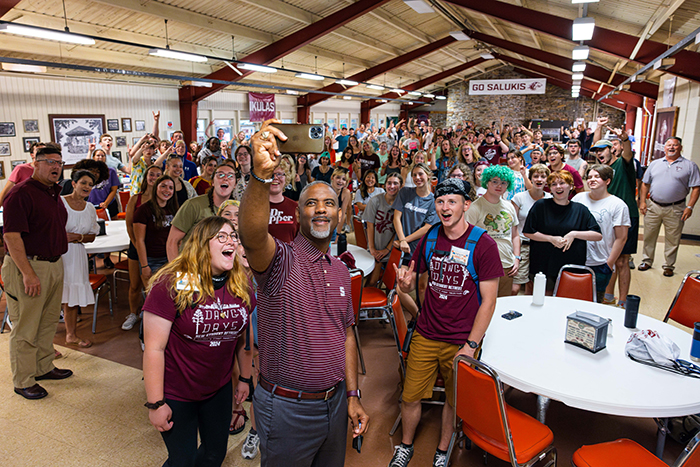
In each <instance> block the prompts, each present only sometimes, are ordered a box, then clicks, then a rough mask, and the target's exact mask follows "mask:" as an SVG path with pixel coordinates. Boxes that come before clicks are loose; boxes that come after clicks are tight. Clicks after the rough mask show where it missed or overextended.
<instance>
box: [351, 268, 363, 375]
mask: <svg viewBox="0 0 700 467" xmlns="http://www.w3.org/2000/svg"><path fill="white" fill-rule="evenodd" d="M363 281H364V276H363V275H362V270H361V269H351V270H350V292H351V294H352V309H353V311H354V312H355V324H354V325H353V327H352V328H353V331H354V332H355V343H356V344H357V353H358V355H359V356H360V365H361V366H362V374H363V375H366V374H367V369H366V368H365V358H364V357H363V356H362V347H360V333H359V332H358V330H357V323H359V322H360V302H362V282H363Z"/></svg>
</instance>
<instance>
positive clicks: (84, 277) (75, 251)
mask: <svg viewBox="0 0 700 467" xmlns="http://www.w3.org/2000/svg"><path fill="white" fill-rule="evenodd" d="M61 199H62V200H63V204H64V205H65V206H66V211H68V221H67V222H66V232H71V233H77V234H79V235H88V234H97V233H99V231H100V226H99V225H97V213H96V212H95V206H93V205H92V204H90V203H86V205H85V209H83V210H82V211H75V210H74V209H72V208H71V207H70V206H69V205H68V202H67V201H66V200H65V198H61ZM63 273H64V274H63V299H62V300H61V303H67V304H68V306H87V305H92V304H93V303H95V294H94V292H93V291H92V287H90V277H89V273H90V269H89V266H88V258H87V253H86V252H85V246H84V245H83V244H82V243H69V244H68V251H67V252H66V253H65V254H64V255H63Z"/></svg>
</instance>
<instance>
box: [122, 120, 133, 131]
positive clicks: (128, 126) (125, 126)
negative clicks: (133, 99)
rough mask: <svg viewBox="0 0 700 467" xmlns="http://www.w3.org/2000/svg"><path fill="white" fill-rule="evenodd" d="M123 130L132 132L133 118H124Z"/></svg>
mask: <svg viewBox="0 0 700 467" xmlns="http://www.w3.org/2000/svg"><path fill="white" fill-rule="evenodd" d="M122 131H123V132H124V133H131V119H130V118H122Z"/></svg>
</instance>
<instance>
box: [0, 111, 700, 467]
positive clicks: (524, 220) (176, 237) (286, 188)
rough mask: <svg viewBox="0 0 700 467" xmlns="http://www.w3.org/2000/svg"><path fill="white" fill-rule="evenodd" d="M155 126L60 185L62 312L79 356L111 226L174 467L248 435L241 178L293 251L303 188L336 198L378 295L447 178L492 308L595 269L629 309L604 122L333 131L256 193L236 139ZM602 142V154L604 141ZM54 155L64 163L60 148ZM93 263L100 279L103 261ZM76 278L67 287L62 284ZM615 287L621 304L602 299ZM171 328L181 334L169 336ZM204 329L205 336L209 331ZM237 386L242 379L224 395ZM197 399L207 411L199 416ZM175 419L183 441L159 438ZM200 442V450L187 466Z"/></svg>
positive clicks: (100, 154) (624, 226)
mask: <svg viewBox="0 0 700 467" xmlns="http://www.w3.org/2000/svg"><path fill="white" fill-rule="evenodd" d="M158 122H159V112H154V127H153V131H152V132H151V133H148V134H146V135H144V136H143V137H142V138H141V139H140V140H139V141H138V142H137V143H136V144H135V145H134V146H133V147H131V148H129V151H128V155H129V163H128V164H126V165H125V164H123V163H122V162H121V161H119V160H118V159H116V158H114V157H113V156H112V155H111V153H110V151H111V143H112V137H111V136H110V135H109V134H105V135H102V137H101V138H100V141H99V147H98V146H97V145H91V147H90V153H89V154H88V157H87V158H86V159H85V160H83V161H80V162H78V163H77V164H76V165H75V166H74V168H73V170H72V174H71V178H70V183H64V184H63V185H64V198H63V202H64V204H65V207H66V209H67V212H68V223H67V225H66V229H67V235H68V242H69V243H70V247H69V249H68V252H67V253H66V254H65V255H64V265H65V266H66V268H70V270H71V274H72V275H73V276H72V277H71V280H70V281H69V280H66V281H65V283H64V293H63V301H62V303H64V314H65V322H66V331H67V332H66V343H67V344H71V345H78V346H80V347H88V346H90V345H92V343H90V342H89V341H88V340H86V339H83V338H80V337H78V336H77V333H76V315H77V313H76V312H77V308H76V307H79V306H86V305H88V304H90V303H94V299H93V298H92V293H91V290H90V289H89V280H88V278H87V260H86V255H85V251H84V247H83V246H82V245H83V243H86V242H90V241H92V240H94V236H95V234H96V233H97V230H96V222H95V219H96V215H95V208H97V209H106V210H107V211H108V212H109V213H110V214H111V215H112V216H113V217H116V216H117V214H118V212H119V211H120V210H123V211H124V212H125V218H126V226H127V232H128V234H129V238H130V240H131V243H130V245H129V250H128V254H127V257H128V269H129V279H130V285H129V308H130V314H129V315H128V317H127V318H126V320H125V322H124V324H123V325H122V329H124V330H125V331H128V330H131V329H132V328H133V327H134V326H135V325H136V324H137V323H138V322H139V320H140V318H141V316H142V310H143V311H145V312H147V313H146V314H145V315H146V316H145V317H144V320H143V324H144V325H145V327H146V332H145V339H144V342H143V346H144V349H145V356H144V373H145V375H146V377H145V380H146V388H147V393H148V398H149V403H148V404H147V406H148V407H149V409H151V410H150V414H151V422H152V423H153V425H154V426H155V427H156V428H158V430H159V431H161V432H163V437H164V440H165V443H166V445H167V447H168V451H169V455H170V458H171V459H173V458H174V457H178V456H182V458H186V459H194V458H197V459H199V458H200V457H199V456H203V458H206V459H209V460H210V461H211V462H213V463H214V464H216V463H217V462H218V463H220V462H221V461H223V457H222V450H223V453H224V455H225V445H226V442H225V437H222V435H221V433H220V432H219V431H217V430H219V427H220V426H221V425H222V424H225V425H226V426H227V427H228V431H229V432H230V433H239V432H241V431H242V430H243V429H244V428H245V425H246V423H247V420H248V414H247V413H246V412H245V410H244V409H243V407H242V405H241V403H242V401H243V400H245V398H246V397H247V396H248V394H249V392H251V391H252V387H249V384H252V379H251V378H252V376H253V375H251V374H250V368H251V365H250V361H251V360H252V358H253V353H254V349H255V348H256V345H257V327H256V323H257V317H256V312H255V309H256V307H255V304H256V296H257V295H256V285H255V284H256V283H255V280H254V279H253V274H252V272H251V270H250V268H249V267H248V263H247V259H246V255H245V250H244V249H243V247H242V246H241V245H240V242H239V241H238V231H239V222H238V206H239V202H240V201H241V199H242V198H243V197H244V193H245V192H246V187H247V186H248V184H249V183H250V181H251V178H255V179H257V180H259V181H260V182H263V183H265V184H266V185H269V205H270V216H269V226H268V231H269V233H270V234H271V235H272V236H273V237H274V238H276V239H278V240H279V241H281V242H285V243H290V244H291V243H292V242H294V240H295V238H296V236H297V234H298V233H299V228H300V225H299V223H298V218H297V209H298V205H297V202H298V201H299V200H300V195H301V193H302V192H303V191H304V189H305V187H306V186H308V185H310V184H313V183H314V182H318V181H322V182H325V183H327V184H328V185H329V186H330V188H331V189H332V190H333V191H334V192H335V194H336V196H337V200H338V211H339V219H338V224H337V229H336V231H337V232H338V233H340V232H343V231H350V230H352V229H353V228H354V227H353V222H352V220H353V218H354V217H355V216H357V217H358V218H359V219H361V220H362V221H363V222H364V226H365V227H364V228H366V231H367V232H366V233H367V241H368V250H369V252H370V253H371V255H372V256H373V257H374V259H375V268H374V271H373V272H372V274H371V276H369V277H368V278H367V283H368V284H376V283H377V282H378V281H379V279H380V277H381V274H382V271H383V268H385V267H386V264H387V260H388V259H389V257H390V253H391V251H392V249H394V248H397V249H400V250H401V252H402V254H403V257H402V260H401V262H400V268H401V271H402V273H401V274H400V276H401V277H406V275H407V274H410V273H411V272H412V271H413V269H412V268H413V265H412V264H411V260H412V258H414V254H415V251H416V248H417V247H418V244H419V241H420V240H421V239H422V238H423V237H424V236H425V235H426V233H428V231H430V229H431V227H432V226H434V225H437V224H439V223H441V222H442V223H444V222H445V221H446V220H448V219H449V217H450V214H446V213H445V212H443V213H438V212H437V211H436V198H435V193H434V192H435V187H436V185H438V184H440V183H441V182H444V181H446V180H449V179H456V180H460V181H461V182H459V184H458V188H454V187H452V188H449V184H448V185H440V186H443V187H447V188H444V189H445V190H447V191H449V193H453V191H450V190H456V191H454V192H456V193H458V194H460V195H461V194H464V195H466V196H467V198H469V199H468V200H467V201H470V203H468V204H467V207H468V210H466V213H465V214H464V215H465V219H466V221H467V222H468V223H469V224H471V225H473V226H478V227H480V228H482V229H484V230H485V231H486V233H488V235H489V236H490V238H491V239H493V240H494V241H495V245H496V246H497V248H498V256H499V258H500V263H501V264H500V266H499V267H500V268H501V269H502V277H500V278H498V291H497V295H498V296H506V295H515V294H518V293H521V292H522V291H523V290H522V289H523V286H524V292H525V293H526V294H527V293H531V291H532V281H533V277H534V275H535V274H536V273H538V272H543V273H544V274H545V275H546V277H547V286H546V288H547V292H548V293H551V292H552V290H553V288H554V283H555V281H556V277H557V274H558V273H559V270H560V268H561V266H563V265H564V264H577V265H582V266H583V265H585V266H588V267H590V268H592V269H593V271H594V273H595V276H596V283H597V287H598V297H599V299H600V300H601V301H603V300H605V301H606V303H610V304H617V305H624V303H625V298H626V296H627V293H628V291H629V258H630V255H631V254H633V253H635V252H636V247H637V236H638V233H637V229H638V225H639V222H638V217H639V211H638V209H637V201H636V200H637V196H636V189H637V185H638V182H637V180H638V178H640V177H639V170H638V167H637V166H636V165H635V164H636V163H637V162H636V160H635V158H634V154H633V152H632V149H631V142H630V135H629V134H628V133H625V132H623V131H622V130H620V129H616V128H610V127H606V124H607V119H605V118H599V119H598V122H597V123H598V127H597V129H596V130H595V132H593V131H589V130H585V131H579V129H576V128H574V129H565V130H564V131H563V132H562V141H560V142H554V141H543V139H542V132H541V131H539V130H538V129H534V130H532V129H530V128H526V127H524V126H519V125H518V126H516V125H513V126H510V125H507V124H506V125H504V124H503V121H501V122H500V125H498V126H496V125H495V122H494V123H493V124H492V125H491V126H483V125H477V124H475V122H471V121H469V122H463V123H461V124H456V125H454V126H450V127H445V128H438V127H433V126H432V125H431V122H430V121H427V122H420V123H419V122H415V124H414V122H413V120H411V119H409V121H408V122H405V121H403V120H401V121H399V122H398V123H397V124H393V123H391V124H390V125H389V126H388V128H375V127H373V126H365V125H360V127H359V128H357V129H352V128H351V129H347V128H341V129H340V131H336V130H335V129H333V130H332V131H329V132H328V134H327V136H326V138H325V144H324V148H325V150H324V152H323V153H322V154H318V155H314V154H295V155H287V154H285V155H280V160H279V161H278V163H277V165H276V166H275V167H274V170H272V171H271V178H270V179H269V180H268V179H265V180H261V179H260V178H259V177H258V176H257V175H256V174H255V171H254V170H253V164H252V156H253V150H252V149H251V146H249V145H248V144H247V141H246V139H245V135H244V134H243V133H239V134H238V135H237V136H236V138H235V140H234V141H223V140H221V139H220V138H219V137H212V138H209V140H208V141H207V142H206V144H205V145H204V147H203V148H199V147H198V145H197V144H195V143H193V144H191V145H190V146H187V145H186V143H185V141H184V135H183V133H182V132H179V131H177V132H175V133H174V134H173V138H172V140H171V141H166V140H160V139H159V137H158V136H157V135H158V134H159V131H158ZM605 129H607V132H608V134H609V135H610V136H608V139H604V138H603V130H605ZM263 139H265V138H263ZM675 139H677V138H675ZM48 144H52V143H48ZM45 146H46V145H41V144H39V145H37V147H36V148H41V147H45ZM36 148H33V152H32V156H33V157H34V149H36ZM56 151H59V154H60V148H57V149H56ZM585 155H588V161H586V160H585V159H584V156H585ZM42 160H44V159H42ZM33 164H34V162H32V163H30V164H26V167H25V165H22V166H19V167H17V168H16V169H15V171H13V173H12V175H11V176H10V178H9V183H8V185H7V186H6V188H5V189H4V190H3V191H2V193H0V203H2V200H3V198H5V196H6V195H7V194H8V193H9V192H10V190H11V189H12V188H13V186H14V185H15V184H18V183H20V182H22V181H23V180H24V179H26V178H28V177H31V173H32V171H33ZM696 169H697V168H696ZM117 171H123V172H125V173H128V174H130V176H131V177H130V184H131V186H130V193H131V197H130V199H129V202H128V204H127V205H126V206H122V207H121V209H120V208H119V205H118V202H117V196H116V193H117V190H118V188H119V183H120V182H119V178H118V176H117ZM584 180H585V181H586V182H587V183H588V189H589V190H588V191H585V190H584V183H583V181H584ZM462 182H466V183H463V184H462ZM695 200H697V199H695ZM693 204H694V201H693ZM691 207H692V206H691ZM691 211H692V209H691ZM446 212H447V211H446ZM635 218H636V223H635V222H634V219H635ZM312 233H313V232H312ZM333 238H335V234H334V235H333ZM104 261H105V266H107V267H111V266H112V265H111V262H109V258H105V260H104ZM77 270H80V274H74V273H75V271H77ZM83 270H84V271H83ZM83 272H84V273H85V274H83ZM616 276H617V279H618V280H619V289H620V293H619V301H616V300H615V298H614V290H615V278H616ZM66 277H68V274H66ZM403 289H404V288H402V287H399V288H398V289H397V293H398V296H399V299H400V300H401V304H402V306H403V308H404V309H405V310H406V311H407V312H409V313H410V314H412V315H413V316H416V315H417V313H418V310H419V304H418V303H416V301H415V299H414V298H413V297H414V296H413V295H412V294H409V293H407V292H406V291H404V290H403ZM143 290H146V292H147V293H146V300H145V303H143V295H142V291H143ZM195 291H196V292H197V293H198V294H194V292H195ZM91 300H93V301H91ZM217 307H218V308H217ZM212 310H218V311H217V313H220V314H221V320H223V321H221V320H219V321H217V318H216V316H214V315H212ZM214 314H215V313H214ZM180 316H186V317H187V319H186V320H178V319H177V318H179V317H180ZM224 321H225V323H224ZM214 322H217V323H218V324H216V326H217V327H211V325H212V323H214ZM222 323H223V324H222ZM251 323H252V325H251ZM200 325H201V327H200ZM222 325H223V326H224V327H223V328H219V327H218V326H222ZM207 326H209V327H207ZM173 339H176V342H177V343H176V344H174V343H173ZM215 340H218V341H224V342H226V344H225V346H223V347H221V348H218V349H216V350H212V351H208V352H209V353H207V355H209V356H211V358H212V362H214V361H217V360H215V358H218V357H217V356H221V355H223V354H224V353H225V354H226V355H227V357H226V358H227V360H225V361H224V363H223V364H222V365H221V368H214V367H213V366H212V365H211V364H210V363H205V362H203V361H201V359H197V360H196V362H194V363H193V365H194V367H196V368H192V369H191V371H193V372H197V374H196V375H195V374H194V373H192V374H190V369H188V368H187V365H188V364H192V362H191V361H190V360H189V357H188V356H187V355H188V352H192V351H195V350H197V349H199V350H201V349H202V347H201V344H202V343H210V342H213V341H215ZM198 345H200V346H199V347H198ZM217 345H218V344H217ZM222 352H223V353H222ZM234 354H235V355H236V356H237V358H236V359H235V360H237V361H238V368H235V369H234V363H233V362H234ZM202 375H205V376H206V378H204V379H202ZM232 375H233V378H234V379H235V380H238V382H237V381H234V384H233V385H232V383H231V380H232ZM205 380H206V381H205ZM204 400H207V401H214V402H212V404H211V405H207V404H201V403H200V402H201V401H204ZM164 406H165V407H166V409H163V408H162V407H164ZM222 408H223V409H224V412H225V413H223V414H222V413H221V410H222ZM197 414H200V415H202V414H204V418H206V419H207V421H206V423H204V424H202V421H201V419H200V421H199V422H198V421H197ZM207 414H208V415H207ZM229 414H230V415H229ZM251 416H252V413H251ZM176 419H177V420H182V423H181V424H180V426H187V427H188V428H187V431H180V430H172V426H173V420H176ZM198 424H199V425H198ZM251 425H252V427H251V430H250V432H249V434H248V436H247V438H246V441H245V442H244V445H243V448H242V455H243V457H244V458H249V459H250V458H253V457H255V456H256V455H257V453H258V449H259V448H258V446H259V443H260V438H259V436H258V433H257V431H256V429H255V423H254V421H253V422H252V423H251ZM192 427H194V428H192ZM197 428H198V429H199V430H200V434H201V435H202V446H204V448H200V452H199V454H198V453H197V449H196V446H197V444H196V432H197ZM193 429H194V433H195V437H194V439H192V430H193ZM202 430H205V431H202ZM205 432H206V433H208V434H205ZM214 432H216V434H215V435H214V434H212V433H214ZM202 449H203V451H202ZM406 462H407V461H406ZM391 465H405V464H391Z"/></svg>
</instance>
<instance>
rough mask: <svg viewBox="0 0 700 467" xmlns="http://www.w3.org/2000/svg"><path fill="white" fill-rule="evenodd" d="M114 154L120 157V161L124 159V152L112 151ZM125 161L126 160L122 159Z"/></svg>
mask: <svg viewBox="0 0 700 467" xmlns="http://www.w3.org/2000/svg"><path fill="white" fill-rule="evenodd" d="M112 155H113V156H114V157H116V158H117V159H119V160H120V161H121V160H122V152H121V151H112ZM122 162H124V161H122Z"/></svg>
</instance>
